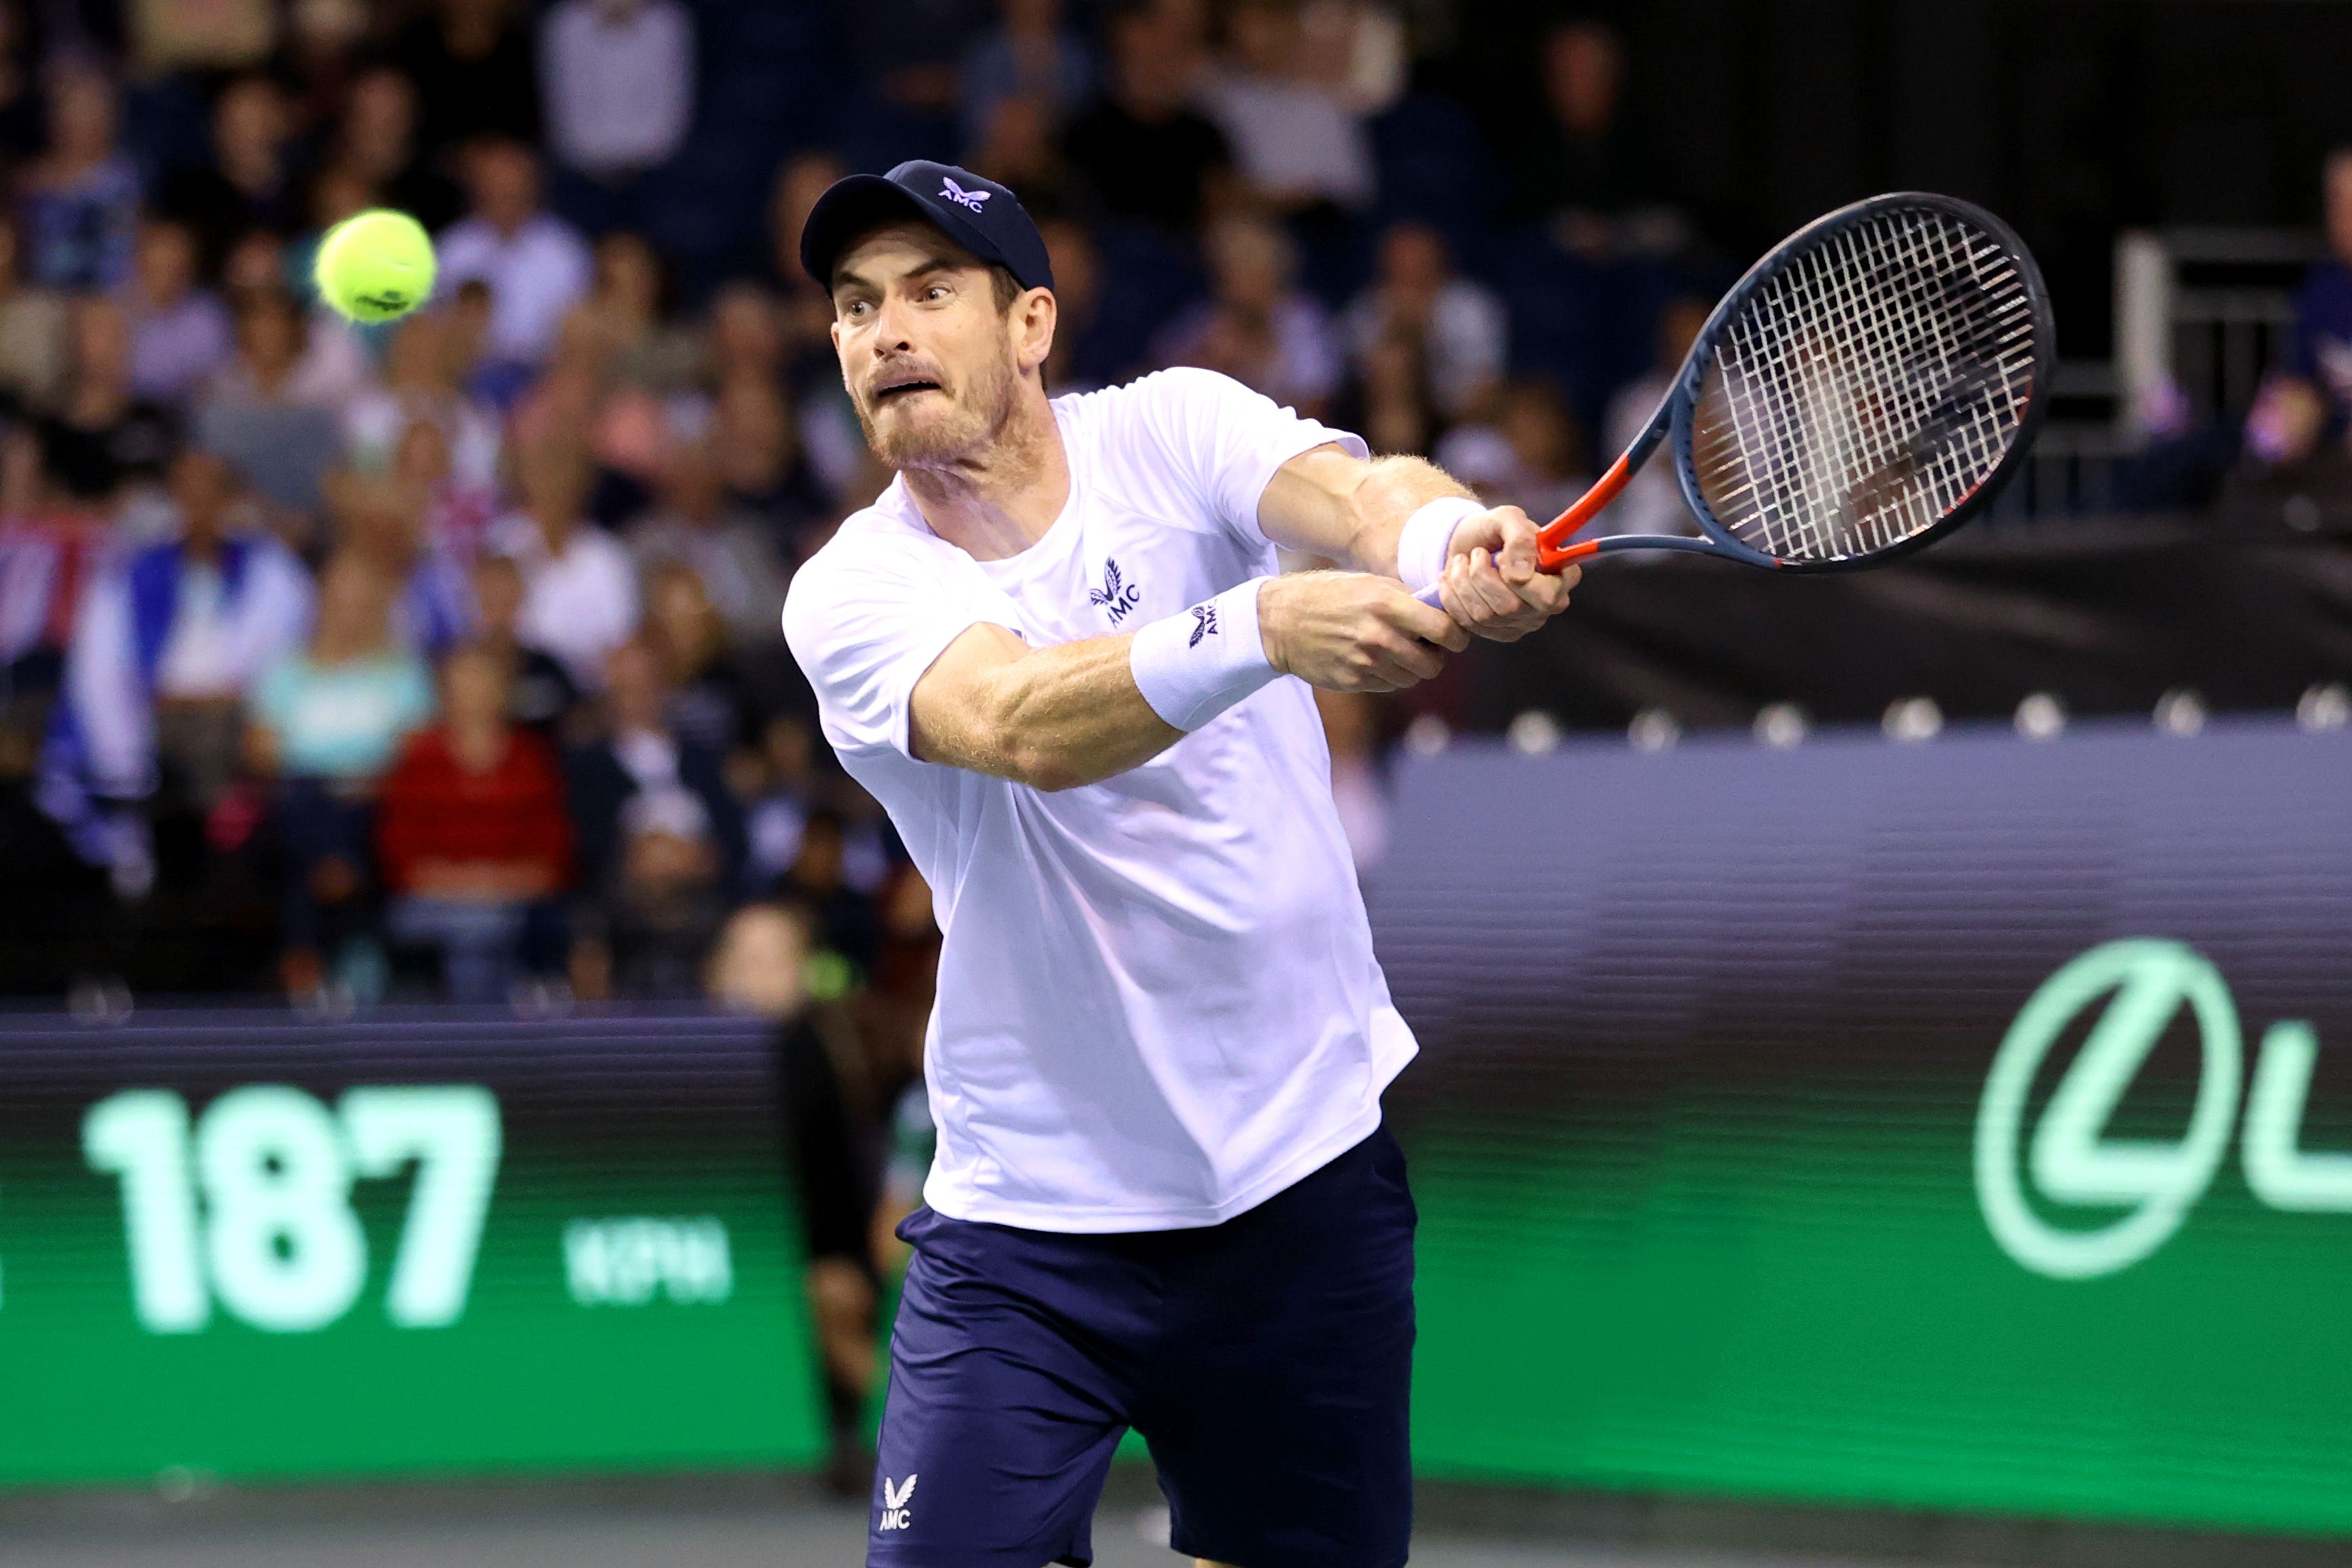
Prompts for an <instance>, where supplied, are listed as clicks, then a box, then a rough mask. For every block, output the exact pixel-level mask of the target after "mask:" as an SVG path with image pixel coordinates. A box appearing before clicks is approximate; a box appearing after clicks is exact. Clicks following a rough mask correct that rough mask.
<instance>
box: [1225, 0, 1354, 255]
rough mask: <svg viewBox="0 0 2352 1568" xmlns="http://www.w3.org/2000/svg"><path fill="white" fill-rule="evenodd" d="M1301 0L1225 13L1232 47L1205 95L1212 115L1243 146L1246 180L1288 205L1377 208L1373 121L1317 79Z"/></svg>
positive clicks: (1239, 151)
mask: <svg viewBox="0 0 2352 1568" xmlns="http://www.w3.org/2000/svg"><path fill="white" fill-rule="evenodd" d="M1299 9H1300V8H1299V5H1298V3H1297V0H1244V3H1243V4H1240V5H1234V6H1233V7H1232V8H1231V9H1230V10H1229V11H1228V12H1227V13H1226V16H1225V30H1226V33H1227V35H1228V41H1229V43H1230V44H1231V46H1232V47H1231V50H1230V53H1229V57H1228V60H1227V62H1226V64H1225V65H1224V67H1223V68H1221V69H1219V70H1216V71H1213V72H1212V73H1211V74H1210V76H1209V78H1208V79H1207V81H1206V82H1205V83H1203V85H1202V89H1201V108H1202V112H1204V113H1205V114H1207V115H1208V117H1209V118H1210V119H1212V120H1215V121H1216V122H1217V129H1218V130H1220V131H1223V132H1224V133H1225V140H1226V141H1230V142H1232V143H1233V148H1234V161H1235V162H1237V163H1239V164H1240V166H1241V172H1242V177H1243V178H1244V179H1245V180H1247V181H1248V182H1249V183H1250V184H1251V186H1252V187H1253V188H1254V189H1255V191H1256V192H1257V193H1258V195H1259V196H1260V197H1261V198H1262V199H1264V200H1265V201H1267V202H1270V203H1272V204H1275V205H1276V206H1278V207H1284V208H1297V207H1306V206H1312V205H1314V204H1317V203H1320V202H1328V203H1331V204H1334V205H1337V206H1341V207H1348V208H1360V207H1366V206H1370V204H1371V201H1372V196H1373V194H1374V190H1373V187H1374V184H1375V183H1376V171H1375V169H1374V167H1373V163H1372V142H1371V138H1370V135H1369V134H1368V133H1367V132H1366V131H1365V130H1364V123H1363V121H1362V120H1360V119H1358V118H1357V117H1356V116H1355V115H1354V114H1353V113H1351V112H1350V111H1349V109H1348V108H1347V106H1346V105H1344V104H1342V103H1341V102H1340V101H1339V97H1338V95H1337V94H1336V93H1334V92H1333V91H1332V90H1331V89H1329V88H1328V87H1326V86H1325V85H1324V84H1322V83H1319V82H1317V81H1314V80H1312V79H1310V78H1308V77H1307V73H1306V72H1305V70H1304V69H1303V66H1304V64H1305V58H1304V56H1305V49H1306V42H1307V40H1306V35H1305V31H1304V29H1303V27H1302V26H1301V22H1300V16H1299Z"/></svg>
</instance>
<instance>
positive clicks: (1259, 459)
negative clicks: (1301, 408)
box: [1132, 368, 1370, 549]
mask: <svg viewBox="0 0 2352 1568" xmlns="http://www.w3.org/2000/svg"><path fill="white" fill-rule="evenodd" d="M1132 391H1133V395H1135V396H1136V397H1138V398H1139V399H1140V400H1142V401H1141V405H1140V406H1141V411H1142V414H1143V418H1144V421H1145V423H1146V425H1147V426H1148V427H1149V429H1150V432H1151V434H1152V435H1153V437H1154V438H1155V439H1156V440H1157V441H1158V443H1159V444H1160V449H1161V451H1162V453H1163V454H1164V455H1166V457H1167V459H1168V461H1169V462H1170V464H1171V466H1172V467H1173V468H1174V469H1175V471H1176V472H1177V474H1178V475H1179V476H1181V478H1182V480H1183V481H1184V482H1185V483H1186V484H1187V485H1188V486H1190V487H1191V488H1192V490H1193V491H1194V493H1195V494H1196V495H1197V496H1198V497H1200V500H1201V503H1202V506H1203V507H1206V508H1207V509H1208V511H1209V513H1210V514H1211V515H1212V516H1213V517H1215V518H1216V519H1217V521H1218V522H1220V523H1222V524H1223V526H1224V527H1225V528H1227V529H1229V530H1231V531H1232V533H1233V534H1234V537H1235V538H1239V539H1241V540H1242V541H1243V542H1244V544H1247V545H1249V546H1251V547H1253V548H1259V549H1263V548H1265V547H1268V546H1270V545H1271V544H1272V543H1273V541H1272V540H1271V539H1268V538H1266V537H1265V530H1264V529H1263V528H1259V527H1258V521H1257V503H1258V497H1261V496H1263V495H1265V487H1266V486H1267V484H1268V483H1269V482H1271V481H1272V479H1273V478H1274V473H1275V470H1276V469H1277V468H1279V467H1281V466H1282V465H1284V464H1286V463H1287V462H1289V461H1290V460H1291V459H1292V458H1294V457H1296V456H1297V455H1299V454H1300V453H1302V452H1310V451H1312V450H1314V449H1315V448H1316V447H1318V446H1327V445H1330V444H1335V443H1336V444H1339V445H1340V446H1342V447H1345V448H1346V449H1347V450H1348V451H1349V453H1350V454H1352V455H1355V456H1357V457H1368V456H1370V449H1369V448H1368V447H1366V446H1365V444H1364V442H1363V438H1362V437H1361V436H1358V435H1351V434H1349V433H1348V432H1346V431H1344V430H1334V429H1332V428H1331V427H1330V426H1329V425H1328V424H1324V423H1320V422H1319V421H1317V420H1312V419H1307V418H1306V417H1304V416H1302V415H1300V414H1298V413H1295V412H1294V411H1292V410H1290V409H1287V408H1284V407H1282V406H1281V405H1280V404H1278V403H1276V402H1275V401H1274V400H1273V399H1272V398H1270V397H1267V396H1265V394H1264V393H1262V392H1252V391H1251V390H1250V389H1249V388H1247V387H1245V386H1244V385H1243V384H1242V383H1241V382H1237V381H1235V380H1234V379H1233V378H1232V377H1231V376H1226V375H1220V374H1219V373H1217V372H1216V371H1203V370H1193V369H1183V368H1180V369H1176V370H1167V371H1160V372H1159V373H1158V374H1156V375H1150V376H1146V377H1145V378H1144V379H1143V380H1141V381H1139V382H1136V383H1135V385H1134V387H1133V389H1132Z"/></svg>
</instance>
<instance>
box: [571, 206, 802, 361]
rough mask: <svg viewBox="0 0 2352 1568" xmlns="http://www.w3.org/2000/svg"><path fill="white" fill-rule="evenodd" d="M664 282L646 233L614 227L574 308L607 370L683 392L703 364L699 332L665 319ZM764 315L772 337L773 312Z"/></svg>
mask: <svg viewBox="0 0 2352 1568" xmlns="http://www.w3.org/2000/svg"><path fill="white" fill-rule="evenodd" d="M744 287H748V286H744ZM666 292H667V279H666V278H665V277H663V276H662V264H661V257H660V256H656V254H655V253H654V247H653V246H651V245H648V244H647V243H646V237H645V236H644V235H640V234H633V233H631V232H629V231H627V230H625V229H624V230H615V231H614V232H613V233H611V234H608V235H605V236H604V238H602V239H600V240H598V241H597V242H596V251H595V286H594V291H593V293H591V294H590V295H589V297H588V298H587V299H586V301H585V302H583V304H581V305H580V306H579V307H578V308H577V313H578V314H579V315H580V316H581V317H582V318H583V319H585V320H586V321H587V322H588V324H589V328H590V330H591V331H592V333H593V337H594V340H595V343H596V348H597V352H598V354H599V356H600V358H601V359H602V361H603V364H604V370H605V371H606V372H607V373H608V374H610V375H611V376H612V377H613V378H614V379H615V380H617V381H620V382H625V383H627V384H629V385H631V386H636V387H643V388H646V390H648V391H651V392H656V393H662V394H667V393H672V392H679V391H682V390H683V389H684V388H685V387H686V386H687V384H688V382H691V381H692V380H693V379H694V376H695V373H696V372H697V371H698V370H700V369H701V366H702V344H701V343H700V341H699V340H698V338H697V335H696V334H695V333H693V332H691V331H689V330H688V329H685V328H683V327H678V326H672V325H670V324H669V323H668V322H667V320H665V319H664V314H665V308H666V306H667V300H666V298H664V296H665V294H666ZM762 305H763V309H765V300H764V297H762ZM766 314H767V315H768V316H769V318H770V319H769V322H768V328H767V329H768V331H769V333H770V335H771V336H772V335H773V333H774V330H775V328H774V323H773V314H774V313H773V311H772V309H766Z"/></svg>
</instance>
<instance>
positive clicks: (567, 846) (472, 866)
mask: <svg viewBox="0 0 2352 1568" xmlns="http://www.w3.org/2000/svg"><path fill="white" fill-rule="evenodd" d="M511 678H512V677H511V674H510V672H509V669H508V667H507V661H506V660H505V659H503V658H501V657H500V656H499V653H497V652H495V651H494V650H492V649H489V648H485V647H480V646H469V647H465V648H460V649H458V650H457V652H456V653H452V654H450V655H449V657H448V659H447V660H446V662H445V663H444V664H442V666H441V713H442V719H441V722H440V723H439V724H437V725H435V726H434V727H432V728H430V729H426V730H422V731H419V732H418V733H417V735H416V736H415V737H414V738H413V739H411V740H410V741H409V743H408V746H407V748H406V749H405V750H404V752H403V753H402V755H401V758H400V761H399V763H398V765H397V766H395V767H394V768H393V770H392V773H391V775H390V776H389V777H388V778H386V779H384V781H383V795H382V797H381V800H380V802H379V804H378V807H377V816H376V850H377V855H378V858H379V859H380V860H381V861H382V862H383V879H384V885H385V887H386V888H387V889H389V890H390V892H391V893H392V894H393V902H392V904H391V905H390V907H389V908H388V909H387V910H386V911H385V931H386V934H387V935H388V936H391V938H392V939H393V940H394V942H396V943H399V944H402V945H404V946H415V947H427V948H436V949H438V950H439V953H440V958H441V972H442V979H443V983H444V984H445V986H446V988H447V990H448V994H449V999H450V1000H452V1001H456V1002H500V1001H504V1000H506V999H507V994H508V991H509V988H510V987H511V985H512V984H513V981H514V977H515V969H516V963H517V957H518V955H519V953H520V949H521V946H522V943H523V936H524V932H525V928H526V926H527V925H528V924H529V922H530V916H531V914H532V912H533V909H534V907H535V906H543V905H545V904H547V903H548V902H549V901H551V900H552V899H553V898H554V897H555V896H556V895H557V894H561V893H562V891H563V890H564V889H565V888H566V887H568V886H569V885H570V884H571V881H572V824H571V821H570V820H569V819H568V818H567V817H566V816H565V815H564V800H563V776H562V770H561V769H560V768H558V766H557V764H556V759H555V754H554V752H553V751H552V750H551V748H550V747H549V746H548V743H547V742H546V741H545V740H544V739H542V738H541V737H539V736H537V735H535V734H533V733H532V732H531V731H530V730H528V729H522V728H519V727H516V726H515V725H514V724H513V723H511V722H510V721H509V718H508V716H507V701H508V691H507V688H508V685H509V682H510V680H511Z"/></svg>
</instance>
